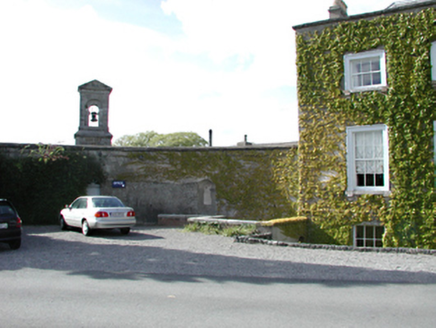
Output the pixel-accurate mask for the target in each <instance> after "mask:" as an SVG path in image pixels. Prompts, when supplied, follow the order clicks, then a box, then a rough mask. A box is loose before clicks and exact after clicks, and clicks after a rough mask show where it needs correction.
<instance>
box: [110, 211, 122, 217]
mask: <svg viewBox="0 0 436 328" xmlns="http://www.w3.org/2000/svg"><path fill="white" fill-rule="evenodd" d="M111 217H113V218H122V217H124V212H112V213H111Z"/></svg>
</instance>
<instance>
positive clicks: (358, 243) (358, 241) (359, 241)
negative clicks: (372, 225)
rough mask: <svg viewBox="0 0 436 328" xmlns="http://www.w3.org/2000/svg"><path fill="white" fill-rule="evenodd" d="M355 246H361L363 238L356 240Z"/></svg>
mask: <svg viewBox="0 0 436 328" xmlns="http://www.w3.org/2000/svg"><path fill="white" fill-rule="evenodd" d="M356 246H357V247H363V240H361V239H359V240H356Z"/></svg>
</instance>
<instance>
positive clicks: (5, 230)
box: [0, 198, 22, 249]
mask: <svg viewBox="0 0 436 328" xmlns="http://www.w3.org/2000/svg"><path fill="white" fill-rule="evenodd" d="M21 231H22V227H21V219H20V216H19V215H18V212H17V210H16V209H15V207H14V205H12V203H11V202H10V201H8V200H6V199H1V198H0V242H2V243H7V244H9V246H10V247H11V248H12V249H18V248H20V246H21Z"/></svg>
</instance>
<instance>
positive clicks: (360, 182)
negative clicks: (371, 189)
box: [357, 174, 365, 187]
mask: <svg viewBox="0 0 436 328" xmlns="http://www.w3.org/2000/svg"><path fill="white" fill-rule="evenodd" d="M357 186H358V187H364V186H365V175H364V174H357Z"/></svg>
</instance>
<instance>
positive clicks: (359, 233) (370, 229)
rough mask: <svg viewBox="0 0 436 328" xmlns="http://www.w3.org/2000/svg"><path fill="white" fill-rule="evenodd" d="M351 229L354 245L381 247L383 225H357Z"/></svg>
mask: <svg viewBox="0 0 436 328" xmlns="http://www.w3.org/2000/svg"><path fill="white" fill-rule="evenodd" d="M353 230H354V238H353V239H354V247H383V234H384V231H385V229H384V227H383V226H380V225H357V226H354V229H353Z"/></svg>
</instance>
